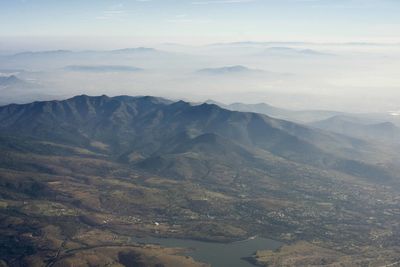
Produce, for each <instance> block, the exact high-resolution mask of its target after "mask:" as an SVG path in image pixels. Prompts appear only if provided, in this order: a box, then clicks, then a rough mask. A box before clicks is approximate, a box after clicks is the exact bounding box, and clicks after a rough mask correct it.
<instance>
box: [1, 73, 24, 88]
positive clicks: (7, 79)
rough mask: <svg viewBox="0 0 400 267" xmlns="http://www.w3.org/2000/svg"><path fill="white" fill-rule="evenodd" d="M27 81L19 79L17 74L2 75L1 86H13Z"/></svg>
mask: <svg viewBox="0 0 400 267" xmlns="http://www.w3.org/2000/svg"><path fill="white" fill-rule="evenodd" d="M22 83H25V82H24V81H23V80H21V79H19V78H18V77H17V76H15V75H10V76H0V86H11V85H17V84H22Z"/></svg>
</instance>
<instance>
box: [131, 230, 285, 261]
mask: <svg viewBox="0 0 400 267" xmlns="http://www.w3.org/2000/svg"><path fill="white" fill-rule="evenodd" d="M133 241H135V242H139V243H144V244H159V245H161V246H163V247H180V248H188V249H190V250H189V251H188V252H187V253H185V255H187V256H190V257H192V258H193V259H195V260H196V261H200V262H204V263H208V264H211V266H212V267H254V265H252V264H251V263H249V262H247V261H245V260H243V258H246V257H250V256H251V255H253V254H254V252H256V251H257V250H269V249H271V250H275V249H277V248H279V247H281V246H282V245H283V243H282V242H278V241H274V240H271V239H266V238H261V237H255V238H253V239H247V240H243V241H238V242H232V243H214V242H203V241H195V240H186V239H174V238H154V237H146V238H134V239H133Z"/></svg>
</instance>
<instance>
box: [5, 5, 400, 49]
mask: <svg viewBox="0 0 400 267" xmlns="http://www.w3.org/2000/svg"><path fill="white" fill-rule="evenodd" d="M399 14H400V1H399V0H68V1H61V0H60V1H54V0H0V25H2V26H1V27H0V48H1V47H3V48H6V47H7V44H8V47H12V46H13V45H15V44H16V43H18V42H19V43H27V42H28V40H29V41H30V42H31V43H32V44H34V43H35V42H37V43H42V44H43V40H47V42H48V43H51V42H53V43H54V45H56V44H57V43H60V44H62V43H64V44H65V40H68V41H69V42H70V45H71V46H74V45H75V46H79V45H81V46H85V45H86V46H87V45H89V44H90V43H91V42H92V43H96V44H97V45H98V44H99V43H101V41H105V43H109V44H112V43H115V44H116V43H118V42H120V43H121V44H123V42H137V43H140V42H142V43H152V42H154V43H156V42H158V43H160V42H177V43H185V44H205V43H214V42H229V41H243V40H252V41H313V42H385V43H387V42H388V43H393V42H396V43H397V42H400V36H399V32H400V31H399V30H400V16H399ZM71 37H74V38H71Z"/></svg>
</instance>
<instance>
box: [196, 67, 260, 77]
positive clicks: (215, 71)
mask: <svg viewBox="0 0 400 267" xmlns="http://www.w3.org/2000/svg"><path fill="white" fill-rule="evenodd" d="M259 72H262V71H261V70H256V69H250V68H248V67H245V66H242V65H234V66H224V67H219V68H205V69H200V70H198V71H197V73H201V74H211V75H221V74H239V73H259Z"/></svg>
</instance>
